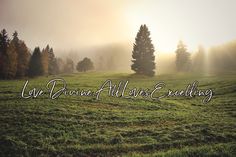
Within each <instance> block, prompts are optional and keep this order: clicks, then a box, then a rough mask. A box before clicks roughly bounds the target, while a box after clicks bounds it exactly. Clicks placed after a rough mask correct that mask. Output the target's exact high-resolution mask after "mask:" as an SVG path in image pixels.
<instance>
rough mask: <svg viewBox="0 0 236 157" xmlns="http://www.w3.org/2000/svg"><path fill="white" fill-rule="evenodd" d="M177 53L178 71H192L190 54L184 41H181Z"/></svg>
mask: <svg viewBox="0 0 236 157" xmlns="http://www.w3.org/2000/svg"><path fill="white" fill-rule="evenodd" d="M175 53H176V62H175V63H176V69H177V71H179V72H186V71H189V70H190V67H191V61H190V53H189V52H187V48H186V45H184V43H183V42H182V41H179V43H178V45H177V50H176V51H175Z"/></svg>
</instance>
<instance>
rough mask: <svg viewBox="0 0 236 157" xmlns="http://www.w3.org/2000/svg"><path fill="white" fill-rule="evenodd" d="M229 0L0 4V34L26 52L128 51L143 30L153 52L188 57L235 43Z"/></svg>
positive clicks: (20, 0) (234, 13) (4, 0)
mask: <svg viewBox="0 0 236 157" xmlns="http://www.w3.org/2000/svg"><path fill="white" fill-rule="evenodd" d="M235 6H236V1H235V0H0V29H3V28H5V29H6V30H7V31H8V33H9V35H12V33H13V31H14V30H17V31H18V34H19V37H20V38H21V39H23V40H24V41H25V42H26V44H27V45H28V47H30V48H31V49H33V48H34V47H35V46H40V47H45V46H46V44H50V45H51V46H52V47H53V48H54V49H60V50H71V49H73V50H77V49H78V50H79V49H83V48H89V47H94V46H102V45H108V44H115V43H126V44H127V43H128V44H129V45H130V46H132V44H133V42H134V40H135V36H136V34H137V31H138V30H139V27H140V25H141V24H146V25H147V26H148V28H149V31H150V32H151V38H152V41H153V44H154V47H155V49H156V51H161V52H173V51H175V49H176V45H177V43H178V41H179V40H183V41H184V43H185V44H186V45H187V46H188V49H189V51H195V50H196V49H197V47H198V46H199V45H203V46H205V47H206V48H208V47H210V46H214V45H219V44H222V43H224V42H228V41H231V40H234V39H236V20H235V19H236V9H235Z"/></svg>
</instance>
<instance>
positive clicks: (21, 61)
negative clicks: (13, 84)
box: [12, 31, 30, 78]
mask: <svg viewBox="0 0 236 157" xmlns="http://www.w3.org/2000/svg"><path fill="white" fill-rule="evenodd" d="M12 42H13V44H14V45H15V49H16V53H17V71H16V77H17V78H21V77H25V76H26V75H27V72H28V64H29V60H30V52H29V50H28V48H27V46H26V44H25V43H24V41H22V40H20V39H19V38H18V33H17V32H16V31H15V32H14V33H13V39H12Z"/></svg>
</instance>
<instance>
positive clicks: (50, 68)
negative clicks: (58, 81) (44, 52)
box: [48, 46, 59, 75]
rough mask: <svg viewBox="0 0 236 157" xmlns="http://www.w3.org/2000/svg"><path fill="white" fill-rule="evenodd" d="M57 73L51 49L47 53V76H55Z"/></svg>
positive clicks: (56, 65) (55, 61) (57, 68)
mask: <svg viewBox="0 0 236 157" xmlns="http://www.w3.org/2000/svg"><path fill="white" fill-rule="evenodd" d="M48 47H49V46H48ZM58 72H59V67H58V64H57V59H56V57H55V55H54V52H53V49H52V48H50V49H49V53H48V73H49V75H55V74H58Z"/></svg>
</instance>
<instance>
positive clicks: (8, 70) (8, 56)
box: [2, 41, 17, 79]
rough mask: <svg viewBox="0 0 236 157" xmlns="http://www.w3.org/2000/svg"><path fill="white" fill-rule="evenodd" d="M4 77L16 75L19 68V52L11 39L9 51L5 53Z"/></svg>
mask: <svg viewBox="0 0 236 157" xmlns="http://www.w3.org/2000/svg"><path fill="white" fill-rule="evenodd" d="M3 60H4V62H3V66H2V67H3V71H2V74H3V78H4V79H12V78H15V76H16V70H17V53H16V48H15V45H14V43H13V42H12V41H11V42H10V44H9V46H8V48H7V52H6V53H5V54H4V55H3Z"/></svg>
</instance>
